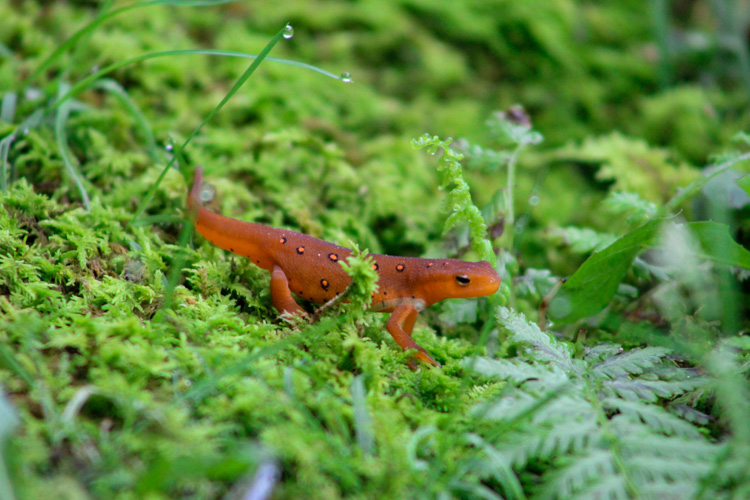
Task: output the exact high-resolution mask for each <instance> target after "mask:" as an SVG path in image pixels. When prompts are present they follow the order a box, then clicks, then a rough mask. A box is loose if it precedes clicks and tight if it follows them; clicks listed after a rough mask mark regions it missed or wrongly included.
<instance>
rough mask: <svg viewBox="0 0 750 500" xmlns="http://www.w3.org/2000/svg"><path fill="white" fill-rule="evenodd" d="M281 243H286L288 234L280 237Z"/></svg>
mask: <svg viewBox="0 0 750 500" xmlns="http://www.w3.org/2000/svg"><path fill="white" fill-rule="evenodd" d="M279 243H281V244H282V245H284V244H286V236H282V237H281V238H279Z"/></svg>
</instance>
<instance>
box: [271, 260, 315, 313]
mask: <svg viewBox="0 0 750 500" xmlns="http://www.w3.org/2000/svg"><path fill="white" fill-rule="evenodd" d="M271 301H272V302H273V306H274V307H275V308H276V309H277V310H278V311H279V312H280V313H281V314H284V313H290V314H297V315H300V316H307V313H306V312H305V310H304V309H302V307H301V306H300V305H299V304H297V302H296V301H295V300H294V298H293V297H292V292H291V291H290V290H289V280H288V279H287V277H286V274H285V273H284V270H283V269H281V267H279V266H273V270H272V271H271Z"/></svg>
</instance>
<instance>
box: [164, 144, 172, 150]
mask: <svg viewBox="0 0 750 500" xmlns="http://www.w3.org/2000/svg"><path fill="white" fill-rule="evenodd" d="M164 149H166V150H167V151H172V150H173V149H174V146H173V145H171V144H167V145H166V146H164Z"/></svg>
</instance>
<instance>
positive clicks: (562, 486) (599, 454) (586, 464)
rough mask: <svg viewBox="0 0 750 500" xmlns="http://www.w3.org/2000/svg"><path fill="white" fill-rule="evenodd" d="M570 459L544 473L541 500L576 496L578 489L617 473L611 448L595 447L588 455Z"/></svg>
mask: <svg viewBox="0 0 750 500" xmlns="http://www.w3.org/2000/svg"><path fill="white" fill-rule="evenodd" d="M568 460H569V462H568V463H567V464H566V465H564V466H563V467H561V468H559V469H556V470H553V471H551V472H549V473H547V474H545V475H544V478H543V482H544V484H545V486H544V488H543V489H542V491H541V492H540V494H539V497H538V498H539V499H540V500H556V499H558V498H562V499H568V498H575V494H576V493H577V492H578V491H580V490H582V489H583V488H584V487H586V486H589V485H591V484H592V483H594V482H598V480H599V478H601V477H602V476H612V475H614V474H615V465H614V461H613V459H612V454H611V453H610V452H609V450H602V449H594V450H591V451H590V452H589V453H588V454H586V455H583V456H574V457H571V458H569V459H568ZM623 491H624V490H623ZM616 498H620V497H616ZM622 498H627V496H625V497H622Z"/></svg>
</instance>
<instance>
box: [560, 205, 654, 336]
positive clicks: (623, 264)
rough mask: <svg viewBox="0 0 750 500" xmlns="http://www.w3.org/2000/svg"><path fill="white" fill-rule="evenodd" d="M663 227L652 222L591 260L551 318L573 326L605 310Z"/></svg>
mask: <svg viewBox="0 0 750 500" xmlns="http://www.w3.org/2000/svg"><path fill="white" fill-rule="evenodd" d="M660 226H661V221H660V220H655V221H651V222H648V223H646V224H644V225H643V226H641V227H639V228H638V229H635V230H634V231H631V232H630V233H628V234H626V235H625V236H623V237H621V238H619V239H618V240H617V241H615V242H614V243H612V244H611V245H610V246H608V247H607V248H605V249H604V250H602V251H601V252H596V253H595V254H593V255H592V256H591V257H589V258H588V259H587V260H586V262H584V263H583V265H582V266H581V267H580V268H579V269H578V271H576V272H575V274H573V276H572V277H571V278H570V279H569V280H568V281H567V282H565V284H564V285H563V286H562V288H561V289H560V292H559V293H558V294H557V295H556V296H555V298H554V299H553V300H552V303H551V304H550V308H549V313H550V316H551V317H553V318H555V320H556V321H558V322H562V323H570V322H573V321H577V320H579V319H581V318H585V317H588V316H592V315H594V314H596V313H598V312H599V311H601V310H602V309H604V308H605V307H606V306H607V304H609V301H610V300H612V297H614V295H615V292H617V287H618V286H619V285H620V282H621V281H622V278H623V277H624V276H625V273H626V272H627V271H628V269H629V268H630V265H631V264H632V262H633V259H635V257H636V256H637V255H638V254H639V253H641V251H643V249H645V248H647V247H648V246H650V245H651V244H652V243H653V241H654V240H655V238H656V237H657V236H658V234H659V227H660Z"/></svg>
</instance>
